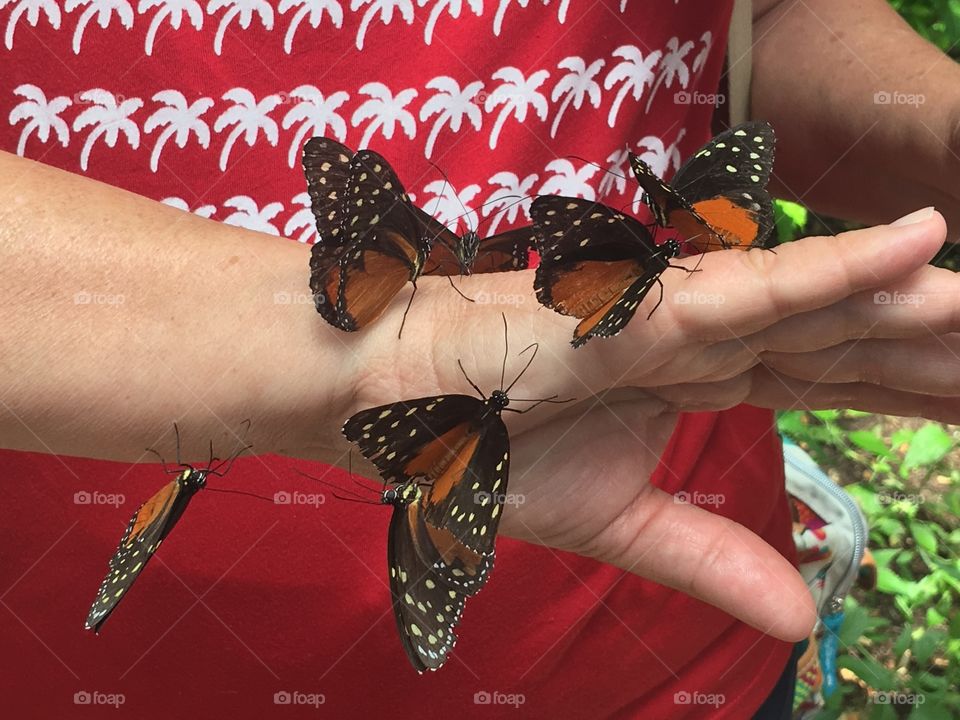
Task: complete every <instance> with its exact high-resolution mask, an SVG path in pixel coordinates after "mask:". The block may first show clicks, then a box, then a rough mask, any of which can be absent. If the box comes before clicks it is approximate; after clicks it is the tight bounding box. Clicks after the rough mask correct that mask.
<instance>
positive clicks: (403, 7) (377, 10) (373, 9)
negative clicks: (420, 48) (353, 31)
mask: <svg viewBox="0 0 960 720" xmlns="http://www.w3.org/2000/svg"><path fill="white" fill-rule="evenodd" d="M364 5H369V7H368V8H367V9H366V11H365V12H364V13H363V18H362V19H361V20H360V29H359V30H358V31H357V50H363V43H364V41H365V40H366V38H367V30H369V29H370V23H371V22H373V18H374V16H376V15H379V16H380V20H381V21H382V22H383V24H384V25H389V24H390V23H391V22H393V11H394V10H396V11H397V12H399V13H400V17H402V18H403V21H404V22H405V23H407V25H413V0H350V10H352V11H353V12H357V11H358V10H359V9H360V8H362V7H363V6H364Z"/></svg>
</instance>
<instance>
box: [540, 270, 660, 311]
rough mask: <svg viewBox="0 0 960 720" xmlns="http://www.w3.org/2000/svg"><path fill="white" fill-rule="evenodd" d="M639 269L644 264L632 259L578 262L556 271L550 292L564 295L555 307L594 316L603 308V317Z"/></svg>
mask: <svg viewBox="0 0 960 720" xmlns="http://www.w3.org/2000/svg"><path fill="white" fill-rule="evenodd" d="M642 273H643V266H642V265H641V264H640V262H639V261H637V260H634V259H630V260H615V261H588V262H581V263H577V264H576V265H574V266H573V267H572V268H570V269H569V270H564V271H563V272H562V273H561V274H560V275H559V277H558V278H557V279H556V281H555V282H554V283H553V288H552V290H551V293H550V294H551V295H552V296H553V297H555V298H563V300H560V301H555V302H554V307H555V309H556V310H558V311H559V312H561V313H563V314H564V315H573V316H574V317H578V318H593V317H596V314H597V313H598V312H601V311H602V313H601V314H600V316H599V317H603V313H606V311H607V310H609V309H610V306H611V305H612V304H613V303H615V302H616V301H617V300H618V299H619V297H620V296H621V295H622V294H623V292H624V290H626V289H627V288H628V287H630V286H631V285H632V284H633V283H634V281H635V280H636V279H637V278H639V277H640V275H641V274H642ZM599 317H598V318H597V321H599ZM582 324H583V323H581V325H582Z"/></svg>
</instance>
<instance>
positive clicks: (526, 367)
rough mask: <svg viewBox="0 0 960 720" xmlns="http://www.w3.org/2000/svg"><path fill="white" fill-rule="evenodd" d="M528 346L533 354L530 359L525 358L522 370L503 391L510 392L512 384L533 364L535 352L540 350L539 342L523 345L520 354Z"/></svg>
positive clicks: (527, 348)
mask: <svg viewBox="0 0 960 720" xmlns="http://www.w3.org/2000/svg"><path fill="white" fill-rule="evenodd" d="M530 348H533V355H531V356H530V359H529V360H527V364H526V365H524V366H523V370H521V371H520V374H519V375H517V377H515V378H514V380H513V382H512V383H510V385H509V387H507V389H506V390H504V392H505V393H509V392H510V390H511V389H512V388H513V386H514V385H516V384H517V381H518V380H520V378H522V377H523V374H524V373H525V372H526V371H527V369H528V368H529V367H530V366H531V365H532V364H533V360H534V358H536V357H537V352H538V351H539V350H540V344H539V343H531V344H530V345H527V347H525V348H524V349H523V350H521V351H520V354H521V355H523V354H524V353H525V352H526V351H527V350H529V349H530Z"/></svg>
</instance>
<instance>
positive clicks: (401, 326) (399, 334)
mask: <svg viewBox="0 0 960 720" xmlns="http://www.w3.org/2000/svg"><path fill="white" fill-rule="evenodd" d="M416 294H417V284H416V283H413V292H412V293H410V299H409V300H408V301H407V308H406V310H404V311H403V320H401V321H400V332H398V333H397V340H399V339H400V338H402V337H403V326H404V325H406V323H407V313H408V312H410V306H411V305H413V298H414V296H415V295H416Z"/></svg>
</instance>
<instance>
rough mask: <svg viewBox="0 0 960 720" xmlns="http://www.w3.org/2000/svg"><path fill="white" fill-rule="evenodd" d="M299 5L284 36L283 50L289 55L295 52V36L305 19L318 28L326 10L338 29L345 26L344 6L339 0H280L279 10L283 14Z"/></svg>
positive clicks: (314, 27)
mask: <svg viewBox="0 0 960 720" xmlns="http://www.w3.org/2000/svg"><path fill="white" fill-rule="evenodd" d="M297 5H299V6H300V8H299V9H298V10H297V12H296V13H294V15H293V18H291V20H290V24H289V25H288V26H287V32H286V34H285V35H284V36H283V50H284V52H286V53H287V55H289V54H290V53H291V52H293V36H294V35H296V34H297V28H299V27H300V23H302V22H303V21H304V20H309V21H310V26H311V27H313V29H314V30H316V29H317V28H318V27H320V22H321V21H322V20H323V13H324V12H326V13H327V15H329V16H330V21H331V22H332V23H333V26H334V27H335V28H336V29H337V30H339V29H340V28H341V27H343V6H342V5H340V2H339V0H280V5H278V6H277V11H278V12H279V13H280V14H281V15H283V14H285V13H287V12H289V11H290V10H292V9H293V8H295V7H297Z"/></svg>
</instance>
